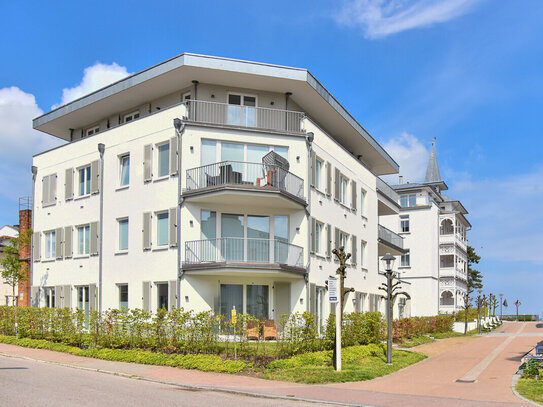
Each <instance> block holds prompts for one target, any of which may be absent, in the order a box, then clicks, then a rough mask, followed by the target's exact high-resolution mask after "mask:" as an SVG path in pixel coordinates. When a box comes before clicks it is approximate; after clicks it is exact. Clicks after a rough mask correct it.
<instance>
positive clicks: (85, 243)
mask: <svg viewBox="0 0 543 407" xmlns="http://www.w3.org/2000/svg"><path fill="white" fill-rule="evenodd" d="M89 251H90V226H89V225H84V226H78V227H77V254H89Z"/></svg>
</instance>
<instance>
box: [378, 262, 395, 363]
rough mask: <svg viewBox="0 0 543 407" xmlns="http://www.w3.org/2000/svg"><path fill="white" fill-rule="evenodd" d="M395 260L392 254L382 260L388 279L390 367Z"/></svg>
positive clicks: (390, 357) (390, 358)
mask: <svg viewBox="0 0 543 407" xmlns="http://www.w3.org/2000/svg"><path fill="white" fill-rule="evenodd" d="M394 260H396V257H394V256H392V255H391V254H390V253H387V254H385V255H384V256H383V257H382V258H381V262H382V264H383V268H384V269H385V276H386V278H387V363H388V364H389V365H390V364H392V313H391V312H390V305H391V304H390V303H391V301H392V278H393V277H394V274H393V273H392V269H393V268H394Z"/></svg>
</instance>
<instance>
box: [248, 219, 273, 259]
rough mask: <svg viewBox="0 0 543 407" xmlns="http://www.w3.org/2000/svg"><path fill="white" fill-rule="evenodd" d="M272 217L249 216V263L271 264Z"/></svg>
mask: <svg viewBox="0 0 543 407" xmlns="http://www.w3.org/2000/svg"><path fill="white" fill-rule="evenodd" d="M269 239H270V217H269V216H252V215H249V216H247V261H248V262H249V263H269V261H270V240H269Z"/></svg>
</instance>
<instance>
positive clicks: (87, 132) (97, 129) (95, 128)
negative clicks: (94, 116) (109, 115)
mask: <svg viewBox="0 0 543 407" xmlns="http://www.w3.org/2000/svg"><path fill="white" fill-rule="evenodd" d="M98 133H100V126H93V127H89V128H88V129H87V130H85V135H84V136H83V137H90V136H93V135H95V134H98Z"/></svg>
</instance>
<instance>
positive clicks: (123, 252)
mask: <svg viewBox="0 0 543 407" xmlns="http://www.w3.org/2000/svg"><path fill="white" fill-rule="evenodd" d="M125 254H128V250H119V251H116V252H115V256H123V255H125Z"/></svg>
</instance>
